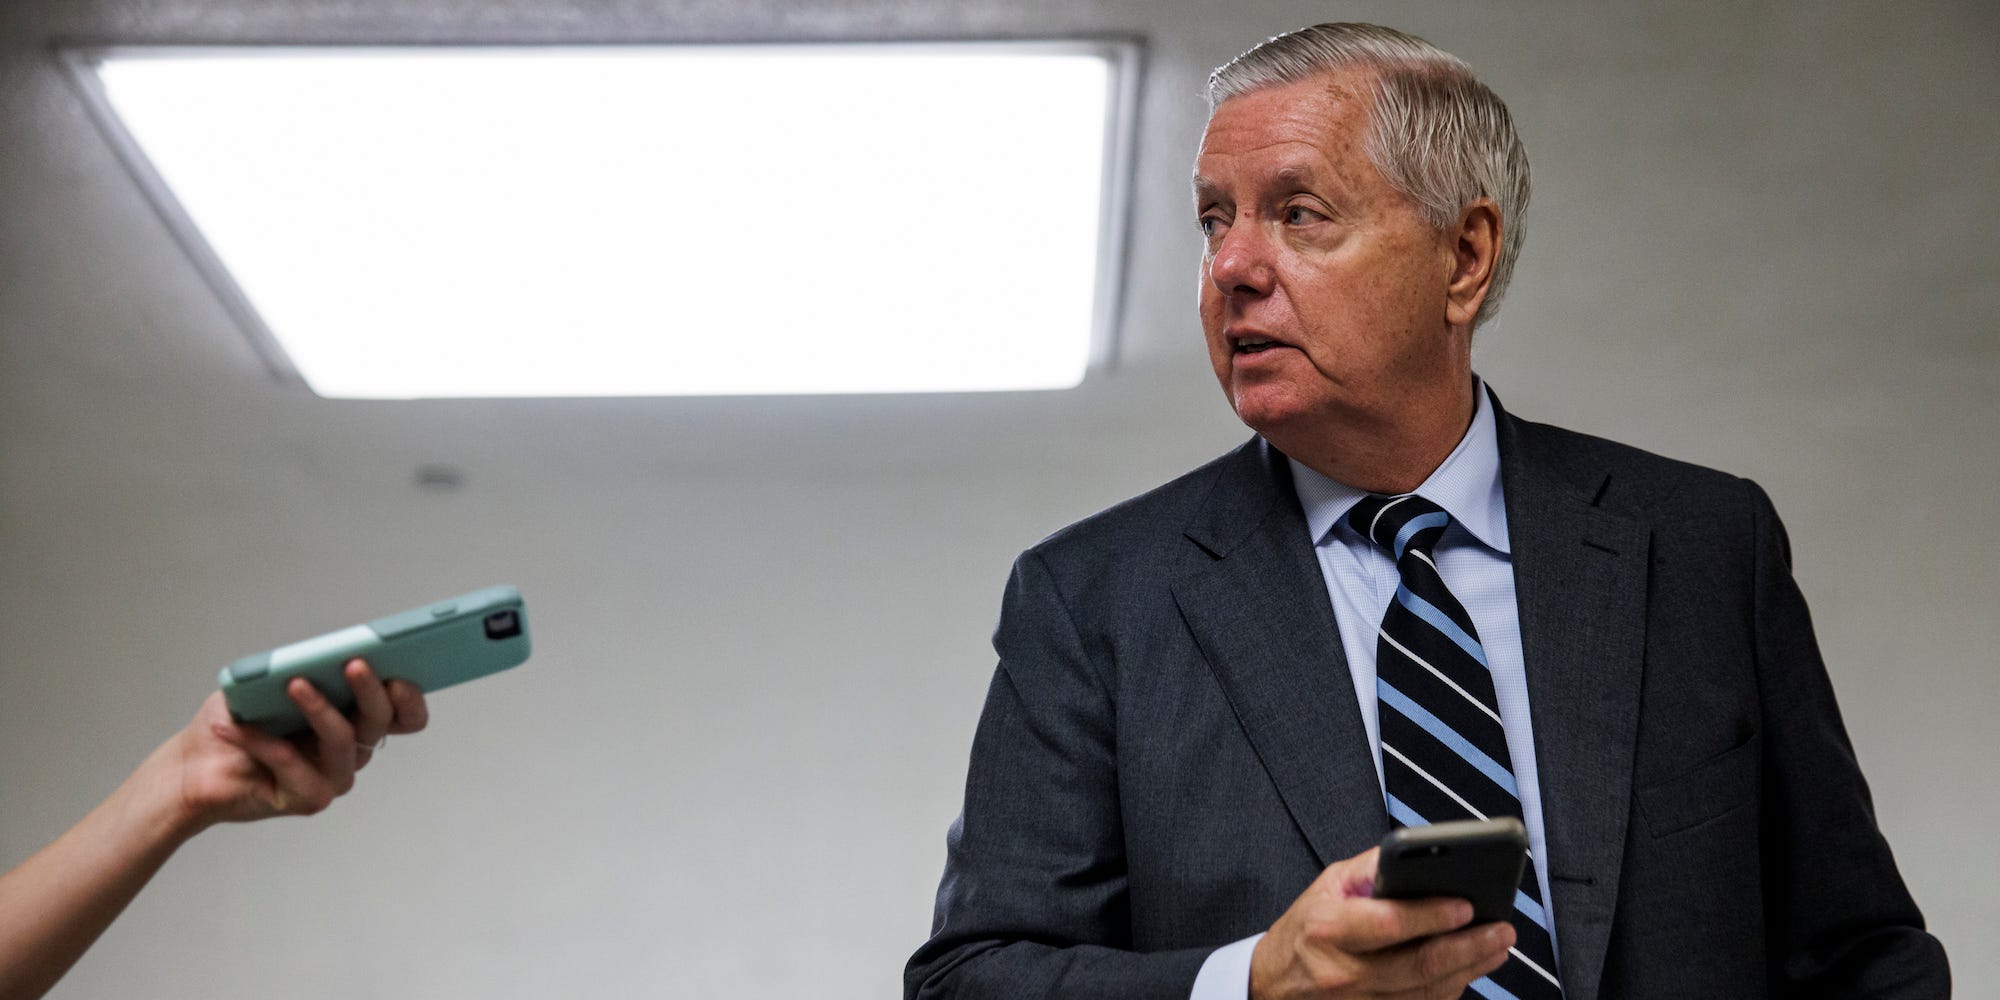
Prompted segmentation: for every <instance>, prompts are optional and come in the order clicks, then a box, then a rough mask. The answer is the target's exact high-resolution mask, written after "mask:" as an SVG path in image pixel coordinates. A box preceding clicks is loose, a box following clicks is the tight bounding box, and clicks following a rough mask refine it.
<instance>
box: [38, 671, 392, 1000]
mask: <svg viewBox="0 0 2000 1000" xmlns="http://www.w3.org/2000/svg"><path fill="white" fill-rule="evenodd" d="M346 676H347V683H348V685H349V686H350V687H352V688H353V690H354V695H355V710H354V714H353V715H352V716H351V717H349V716H343V715H341V713H340V711H339V710H338V709H336V708H334V707H333V705H332V703H330V702H329V701H327V699H326V698H325V697H323V696H321V695H320V693H319V692H318V691H317V690H315V689H314V688H313V686H312V685H311V684H310V683H308V682H306V681H305V680H303V679H299V680H294V681H293V682H292V686H291V687H290V688H289V689H288V690H287V692H286V693H287V694H289V695H290V696H291V698H292V700H293V701H294V702H297V703H298V705H299V707H300V709H302V710H303V711H304V713H305V716H306V719H307V720H308V721H309V722H310V723H311V725H312V730H311V735H310V736H309V737H305V738H301V739H300V740H298V741H296V742H294V741H292V740H283V739H278V738H276V737H272V736H268V735H266V734H264V733H262V732H259V731H257V730H255V729H251V728H247V727H242V726H238V725H236V723H234V722H233V721H231V720H230V718H229V709H228V708H227V707H226V706H224V704H223V701H222V695H221V693H219V692H218V693H215V694H211V695H209V696H208V700H206V701H204V702H202V705H201V710H200V711H198V712H196V713H195V717H194V721H192V722H190V723H188V725H187V727H186V728H185V729H182V730H181V731H180V732H178V733H175V734H174V735H173V736H172V737H171V738H169V739H168V740H167V741H166V742H165V743H163V744H161V745H160V747H159V749H157V750H154V751H153V753H152V754H151V755H150V756H148V757H147V758H146V760H145V761H144V762H143V763H141V764H140V765H139V767H138V769H137V770H135V771H133V772H132V774H131V776H130V777H128V778H126V779H125V782H124V783H123V784H121V785H119V786H118V789H117V790H116V791H114V792H112V793H111V795H110V797H108V798H106V799H105V800H104V801H103V802H101V803H99V804H98V805H97V807H96V808H95V809H92V810H91V811H90V813H89V815H87V816H85V817H84V818H83V819H82V821H80V822H78V823H77V824H76V825H75V826H73V827H71V828H70V829H69V831H68V832H66V833H64V834H63V835H62V836H61V837H58V838H56V840H55V842H54V843H51V844H49V845H48V846H47V847H44V848H42V849H41V850H40V851H38V852H36V854H35V855H34V856H33V857H30V858H29V859H28V860H27V861H25V862H22V863H21V866H20V867H18V868H15V869H14V870H13V871H10V872H7V873H6V874H5V875H0V1000H33V998H35V997H39V996H41V995H42V994H43V993H46V992H47V991H48V989H49V987H51V986H54V985H55V983H56V980H58V979H61V978H62V976H63V973H65V972H68V971H69V968H70V966H72V965H74V964H76V960H77V959H78V958H79V957H81V956H82V955H83V953H84V951H85V950H86V949H88V948H89V947H90V945H91V942H93V941H96V940H97V937H98V935H100V934H102V933H104V929H105V928H106V927H109V926H111V922H112V921H113V920H115V919H117V917H118V914H119V913H121V912H123V911H124V909H125V907H126V905H127V904H129V903H131V902H132V898H133V897H134V896H137V895H138V894H139V890H140V889H142V888H144V887H145V885H146V883H147V882H148V881H150V880H151V879H152V877H153V874H154V873H155V872H158V871H159V870H160V866H161V865H162V864H164V863H166V860H167V858H169V857H171V856H172V855H173V853H174V851H175V850H177V849H178V848H179V847H180V845H181V844H183V843H186V842H187V840H188V839H189V838H190V837H193V836H194V835H195V834H197V833H200V832H201V831H203V830H205V829H207V828H209V827H211V826H214V825H215V824H217V823H224V822H232V823H241V822H249V821H251V820H259V819H266V818H269V817H272V816H283V815H297V816H309V815H312V814H313V813H316V812H319V811H320V810H322V809H325V808H326V807H327V805H328V804H329V803H331V802H332V801H333V800H334V799H335V798H337V797H339V796H341V795H343V794H346V792H347V790H348V789H350V788H352V787H353V786H354V773H355V772H356V771H358V770H360V769H361V768H362V767H365V766H366V765H367V763H368V758H369V756H370V749H369V748H370V747H372V746H373V745H375V744H377V743H380V742H381V740H382V737H383V736H385V735H387V734H390V733H413V732H416V731H417V730H419V729H422V728H423V727H424V724H425V723H426V722H427V721H428V718H429V716H428V711H427V709H426V706H425V705H424V696H423V694H422V693H421V692H419V691H418V690H417V689H416V687H415V686H413V685H410V684H408V683H405V682H402V681H391V682H389V683H388V684H387V685H386V686H385V685H384V684H383V683H382V682H381V681H380V680H379V679H377V678H376V676H375V674H374V672H373V671H371V670H370V669H369V668H368V665H367V664H365V663H363V662H361V661H360V660H354V661H352V662H350V663H348V664H347V667H346Z"/></svg>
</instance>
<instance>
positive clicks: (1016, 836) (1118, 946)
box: [904, 551, 1210, 1000]
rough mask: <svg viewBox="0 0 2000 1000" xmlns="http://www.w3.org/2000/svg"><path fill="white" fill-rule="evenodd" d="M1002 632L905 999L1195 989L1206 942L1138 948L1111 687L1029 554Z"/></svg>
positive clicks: (1176, 998) (1108, 999)
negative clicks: (925, 937)
mask: <svg viewBox="0 0 2000 1000" xmlns="http://www.w3.org/2000/svg"><path fill="white" fill-rule="evenodd" d="M993 645H994V649H995V651H996V652H998V653H999V656H1000V663H999V666H998V668H997V669H996V670H995V671H994V674H993V682H992V685H991V686H990V688H989V689H988V691H987V696H986V707H985V709H984V710H983V712H982V713H981V715H980V719H979V727H978V730H977V732H976V733H975V735H974V737H973V743H972V759H971V763H970V766H969V768H968V771H967V776H966V783H965V807H964V810H963V812H961V813H960V814H959V817H958V819H957V821H955V822H954V823H953V824H952V826H951V830H950V832H949V833H948V834H947V837H946V851H947V853H946V860H945V871H944V879H943V881H942V883H941V884H940V885H939V887H938V896H937V907H936V911H935V914H934V917H933V920H932V934H931V938H930V940H929V941H928V942H926V943H925V944H924V945H923V947H921V948H919V949H918V950H917V953H916V954H915V955H914V956H912V957H911V959H910V962H909V965H908V966H907V968H906V969H905V970H904V996H905V997H906V998H908V1000H919V998H922V1000H931V998H942V997H966V998H986V997H991V998H995V1000H1001V998H1005V1000H1025V998H1036V997H1076V998H1086V997H1087V998H1092V1000H1119V998H1141V997H1148V998H1172V1000H1185V998H1186V997H1187V996H1188V995H1189V991H1190V989H1192V987H1193V984H1194V980H1195V975H1196V973H1197V972H1198V971H1199V969H1200V968H1201V964H1202V962H1203V960H1204V959H1206V958H1207V956H1208V954H1209V951H1210V949H1189V950H1182V951H1171V952H1158V953H1150V954H1145V953H1139V952H1136V951H1133V950H1132V944H1131V927H1130V919H1129V909H1128V905H1129V904H1128V897H1127V891H1126V863H1125V854H1124V832H1123V824H1122V822H1121V819H1120V808H1119V794H1118V764H1117V752H1116V710H1117V709H1116V704H1115V699H1114V697H1113V692H1114V691H1115V690H1116V688H1115V685H1114V683H1113V678H1111V677H1109V676H1108V675H1107V672H1106V670H1105V669H1104V667H1103V665H1102V664H1094V663H1092V662H1091V660H1090V657H1089V656H1088V655H1087V653H1086V652H1085V649H1084V643H1083V641H1082V638H1081V635H1080V633H1079V630H1078V628H1077V624H1076V622H1075V621H1074V620H1073V618H1072V616H1071V613H1070V610H1069V609H1068V607H1066V606H1065V603H1064V601H1063V598H1062V595H1061V594H1060V593H1058V590H1057V587H1056V584H1055V582H1054V580H1053V579H1052V577H1051V576H1050V574H1049V572H1048V570H1047V567H1046V565H1045V564H1044V563H1043V561H1042V559H1041V557H1040V556H1038V555H1037V554H1036V553H1034V552H1032V551H1030V552H1028V553H1027V554H1024V555H1023V556H1022V557H1021V558H1020V559H1019V560H1017V561H1016V562H1015V564H1014V573H1013V576H1012V578H1011V579H1010V580H1009V581H1008V586H1007V595H1006V598H1005V601H1004V603H1003V605H1002V609H1001V614H1000V623H999V626H998V628H996V629H995V631H994V637H993Z"/></svg>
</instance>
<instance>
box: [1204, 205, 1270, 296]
mask: <svg viewBox="0 0 2000 1000" xmlns="http://www.w3.org/2000/svg"><path fill="white" fill-rule="evenodd" d="M1271 250H1272V247H1271V243H1270V239H1269V237H1268V236H1266V235H1265V233H1264V232H1263V228H1262V227H1261V226H1259V225H1258V224H1257V222H1256V220H1254V219H1239V220H1238V221H1237V224H1236V225H1233V226H1230V227H1229V230H1228V231H1227V232H1225V233H1223V234H1222V242H1221V243H1220V244H1218V245H1217V246H1216V248H1215V256H1214V257H1212V258H1210V260H1209V263H1208V280H1210V281H1212V282H1214V283H1215V287H1216V290H1217V291H1220V292H1221V293H1222V294H1224V295H1230V296H1253V297H1254V296H1261V295H1267V294H1269V293H1270V291H1271V285H1272V281H1273V278H1274V274H1275V272H1274V271H1273V268H1272V262H1271Z"/></svg>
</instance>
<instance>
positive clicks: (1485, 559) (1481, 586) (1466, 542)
mask: <svg viewBox="0 0 2000 1000" xmlns="http://www.w3.org/2000/svg"><path fill="white" fill-rule="evenodd" d="M1474 394H1475V395H1476V396H1477V398H1478V408H1477V409H1476V410H1475V411H1474V412H1473V415H1472V426H1471V427H1469V428H1467V429H1466V432H1465V437H1464V438H1462V439H1460V440H1459V442H1458V447H1457V448H1454V449H1453V450H1452V453H1451V454H1450V455H1449V456H1448V457H1446V458H1445V460H1444V463H1443V464H1442V465H1439V466H1438V467H1437V470H1436V471H1434V472H1432V473H1431V475H1430V478H1429V479H1426V480H1424V483H1423V485H1422V486H1419V487H1417V494H1418V495H1419V496H1422V497H1423V498H1424V499H1426V500H1429V501H1431V502H1432V503H1434V504H1437V505H1438V506H1439V507H1442V508H1444V509H1445V512H1446V513H1448V514H1450V515H1451V525H1450V526H1449V527H1448V528H1446V529H1445V532H1444V537H1443V538H1441V539H1440V540H1439V541H1438V544H1437V548H1436V549H1434V550H1433V551H1432V553H1431V554H1432V556H1433V558H1434V559H1435V560H1436V562H1437V568H1438V575H1439V576H1442V577H1443V578H1444V582H1445V586H1447V587H1449V588H1451V593H1452V596H1454V597H1456V598H1458V600H1459V603H1461V604H1464V605H1465V611H1466V613H1467V614H1469V615H1471V616H1472V624H1473V626H1474V627H1475V628H1476V629H1477V630H1478V632H1479V644H1480V646H1481V647H1483V648H1484V649H1485V651H1486V659H1487V663H1488V665H1489V666H1491V667H1492V670H1493V689H1494V694H1495V695H1496V696H1497V698H1498V700H1499V702H1500V704H1499V708H1500V723H1501V725H1503V726H1505V727H1506V730H1507V754H1508V756H1509V757H1511V758H1513V765H1514V782H1515V784H1516V785H1517V786H1519V788H1520V792H1521V814H1522V815H1521V818H1522V820H1523V821H1524V822H1525V823H1526V824H1527V827H1528V848H1529V850H1530V851H1531V852H1533V854H1534V857H1535V875H1536V878H1537V880H1538V881H1539V882H1540V884H1541V890H1542V905H1543V908H1544V910H1545V911H1546V912H1547V913H1548V914H1549V925H1550V926H1549V933H1550V937H1551V938H1553V937H1554V935H1555V923H1556V920H1555V900H1554V899H1553V898H1552V897H1551V896H1550V895H1549V869H1548V865H1547V863H1546V862H1544V861H1543V860H1542V859H1543V858H1544V857H1546V854H1545V853H1544V849H1545V847H1546V844H1547V841H1546V838H1545V837H1544V836H1543V832H1542V791H1541V787H1542V786H1541V782H1540V780H1539V778H1538V777H1537V775H1536V772H1535V731H1534V727H1533V726H1532V725H1530V722H1529V716H1528V678H1527V673H1526V670H1525V668H1524V667H1523V666H1522V660H1521V616H1520V612H1519V611H1518V610H1517V608H1516V607H1515V603H1514V560H1513V556H1512V551H1513V550H1512V547H1511V546H1510V545H1509V544H1508V542H1507V505H1506V502H1505V498H1504V496H1503V494H1502V493H1501V488H1500V442H1499V439H1498V438H1497V437H1496V436H1495V432H1494V426H1493V403H1492V401H1491V400H1490V399H1488V398H1487V395H1486V387H1485V385H1484V384H1483V383H1482V384H1479V385H1476V386H1475V387H1474ZM1291 466H1292V485H1293V487H1294V489H1296V490H1297V491H1298V495H1299V505H1300V506H1301V507H1303V508H1304V509H1305V515H1306V527H1307V528H1308V529H1309V530H1310V531H1311V532H1312V539H1313V548H1314V551H1315V552H1316V553H1317V554H1318V555H1319V568H1320V573H1321V574H1322V575H1323V576H1325V578H1326V592H1327V596H1328V597H1330V598H1331V599H1332V600H1333V612H1334V618H1335V619H1336V620H1338V621H1339V623H1340V647H1341V649H1342V651H1344V652H1345V653H1346V654H1347V669H1348V672H1349V673H1350V674H1352V675H1353V676H1352V679H1353V681H1354V698H1355V701H1357V702H1358V703H1360V705H1361V724H1362V726H1363V727H1364V728H1366V729H1367V731H1368V745H1369V747H1370V748H1372V749H1373V750H1374V752H1375V780H1376V782H1377V783H1378V784H1379V783H1380V782H1381V780H1382V742H1381V738H1380V735H1379V734H1378V733H1377V731H1376V719H1375V643H1376V630H1377V628H1378V627H1379V626H1380V625H1381V624H1382V615H1383V613H1384V612H1386V611H1387V610H1388V608H1389V601H1390V600H1391V599H1392V598H1394V597H1395V594H1396V585H1397V583H1398V582H1399V581H1400V577H1399V575H1398V574H1397V572H1396V564H1395V562H1394V560H1392V559H1390V558H1389V554H1388V553H1386V552H1384V551H1382V549H1381V548H1380V547H1378V546H1376V545H1375V544H1374V543H1372V542H1370V541H1369V540H1368V539H1367V538H1366V537H1365V536H1363V535H1362V534H1361V533H1360V532H1358V531H1355V530H1354V528H1353V527H1351V526H1349V525H1348V524H1347V512H1348V510H1350V509H1351V508H1353V506H1354V505H1355V504H1356V503H1357V502H1359V501H1360V500H1361V499H1362V498H1363V497H1365V496H1367V495H1368V494H1367V492H1366V491H1364V490H1357V489H1355V488H1353V487H1351V486H1346V485H1343V484H1341V483H1337V482H1334V481H1333V480H1331V479H1328V478H1327V477H1325V476H1322V475H1320V474H1319V473H1317V472H1314V471H1313V470H1311V469H1308V468H1306V467H1305V466H1303V465H1300V464H1299V463H1298V462H1295V461H1294V462H1292V463H1291ZM1262 937H1263V935H1261V934H1259V935H1256V936H1254V937H1248V938H1244V939H1243V940H1241V941H1238V942H1235V943H1234V944H1230V945H1226V946H1224V947H1222V948H1219V949H1217V950H1216V951H1215V952H1214V953H1213V954H1211V955H1209V956H1208V960H1207V961H1206V962H1204V963H1203V964H1202V967H1201V973H1200V975H1198V976H1197V977H1195V981H1194V993H1193V996H1192V998H1191V1000H1243V998H1244V997H1245V996H1246V995H1247V994H1248V992H1249V988H1250V953H1251V952H1252V951H1253V950H1254V949H1255V948H1256V947H1257V941H1258V940H1259V939H1260V938H1262Z"/></svg>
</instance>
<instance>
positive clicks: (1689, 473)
mask: <svg viewBox="0 0 2000 1000" xmlns="http://www.w3.org/2000/svg"><path fill="white" fill-rule="evenodd" d="M1513 424H1514V434H1513V438H1514V445H1515V447H1517V448H1518V449H1519V451H1520V456H1519V457H1520V459H1521V462H1522V465H1523V466H1524V467H1529V468H1539V469H1545V470H1549V471H1550V472H1551V473H1552V474H1554V475H1555V476H1556V477H1557V478H1559V479H1562V480H1565V481H1567V482H1569V483H1570V484H1571V485H1572V486H1573V487H1575V488H1576V489H1577V490H1578V491H1580V492H1582V493H1584V494H1585V497H1586V499H1589V500H1591V501H1593V502H1594V503H1596V504H1598V505H1600V506H1603V507H1606V508H1610V509H1613V510H1621V511H1625V512H1627V513H1631V514H1634V515H1640V516H1645V517H1647V518H1650V519H1656V520H1658V519H1665V520H1674V519H1678V518H1680V517H1688V516H1698V515H1704V514H1714V513H1717V512H1719V511H1723V510H1735V511H1740V510H1745V509H1746V508H1753V507H1761V506H1764V505H1766V504H1768V501H1767V500H1765V499H1764V495H1763V491H1762V490H1761V489H1759V488H1758V487H1757V485H1756V484H1755V483H1752V482H1750V481H1749V480H1747V479H1744V478H1742V477H1740V476H1736V475H1733V474H1731V473H1728V472H1724V471H1721V470H1719V469H1711V468H1709V467H1707V466H1703V465H1696V464H1695V463H1693V462H1686V461H1682V460H1680V459H1676V458H1668V457H1666V456H1664V455H1659V454H1655V453H1653V452H1650V451H1646V450H1645V449H1642V448H1636V447H1633V446H1632V445H1628V444H1622V443H1620V442H1617V441H1612V440H1610V439H1608V438H1601V437H1597V436H1595V435H1591V434H1583V433H1580V432H1577V431H1572V430H1568V429H1566V428H1562V427H1556V426H1553V425H1551V424H1541V423H1535V422H1534V421H1529V420H1520V419H1518V418H1516V419H1515V420H1514V421H1513Z"/></svg>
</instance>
